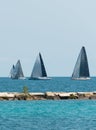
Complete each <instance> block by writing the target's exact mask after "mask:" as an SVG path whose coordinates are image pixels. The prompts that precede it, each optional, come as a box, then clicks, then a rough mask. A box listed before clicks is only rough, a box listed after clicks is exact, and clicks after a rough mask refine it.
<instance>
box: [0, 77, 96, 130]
mask: <svg viewBox="0 0 96 130" xmlns="http://www.w3.org/2000/svg"><path fill="white" fill-rule="evenodd" d="M23 86H27V87H28V89H29V91H30V92H46V91H56V92H61V91H67V92H69V91H72V92H73V91H79V92H80V91H96V78H95V77H93V78H92V79H91V80H87V81H75V80H71V79H70V78H67V77H66V78H65V77H54V78H52V80H46V81H43V80H42V81H41V80H38V81H37V80H28V79H26V80H11V79H9V78H0V91H2V92H7V91H8V92H22V89H23ZM0 130H96V100H57V101H52V100H47V101H0Z"/></svg>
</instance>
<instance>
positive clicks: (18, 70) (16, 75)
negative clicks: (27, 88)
mask: <svg viewBox="0 0 96 130" xmlns="http://www.w3.org/2000/svg"><path fill="white" fill-rule="evenodd" d="M10 74H11V78H12V79H22V78H24V74H23V71H22V67H21V63H20V60H18V61H17V63H16V65H15V66H14V65H13V67H12V69H11V73H10Z"/></svg>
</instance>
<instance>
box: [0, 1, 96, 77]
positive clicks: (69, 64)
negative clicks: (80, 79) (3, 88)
mask: <svg viewBox="0 0 96 130" xmlns="http://www.w3.org/2000/svg"><path fill="white" fill-rule="evenodd" d="M82 46H85V48H86V52H87V57H88V62H89V70H90V75H91V76H96V54H95V52H96V0H0V77H7V76H9V72H10V69H11V67H12V65H13V64H16V62H17V60H18V59H20V61H21V64H22V68H23V72H24V75H25V76H28V77H29V76H30V75H31V72H32V68H33V65H34V62H35V59H36V56H37V55H38V53H39V52H41V54H42V57H43V60H44V63H45V67H46V70H47V74H48V76H71V75H72V72H73V69H74V66H75V63H76V60H77V57H78V54H79V52H80V49H81V47H82Z"/></svg>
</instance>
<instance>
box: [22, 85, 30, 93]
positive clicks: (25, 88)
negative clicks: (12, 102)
mask: <svg viewBox="0 0 96 130" xmlns="http://www.w3.org/2000/svg"><path fill="white" fill-rule="evenodd" d="M23 93H24V94H28V93H29V92H28V87H27V86H24V87H23Z"/></svg>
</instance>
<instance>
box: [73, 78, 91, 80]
mask: <svg viewBox="0 0 96 130" xmlns="http://www.w3.org/2000/svg"><path fill="white" fill-rule="evenodd" d="M72 79H73V80H90V79H91V78H90V77H86V78H85V77H80V78H72Z"/></svg>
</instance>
